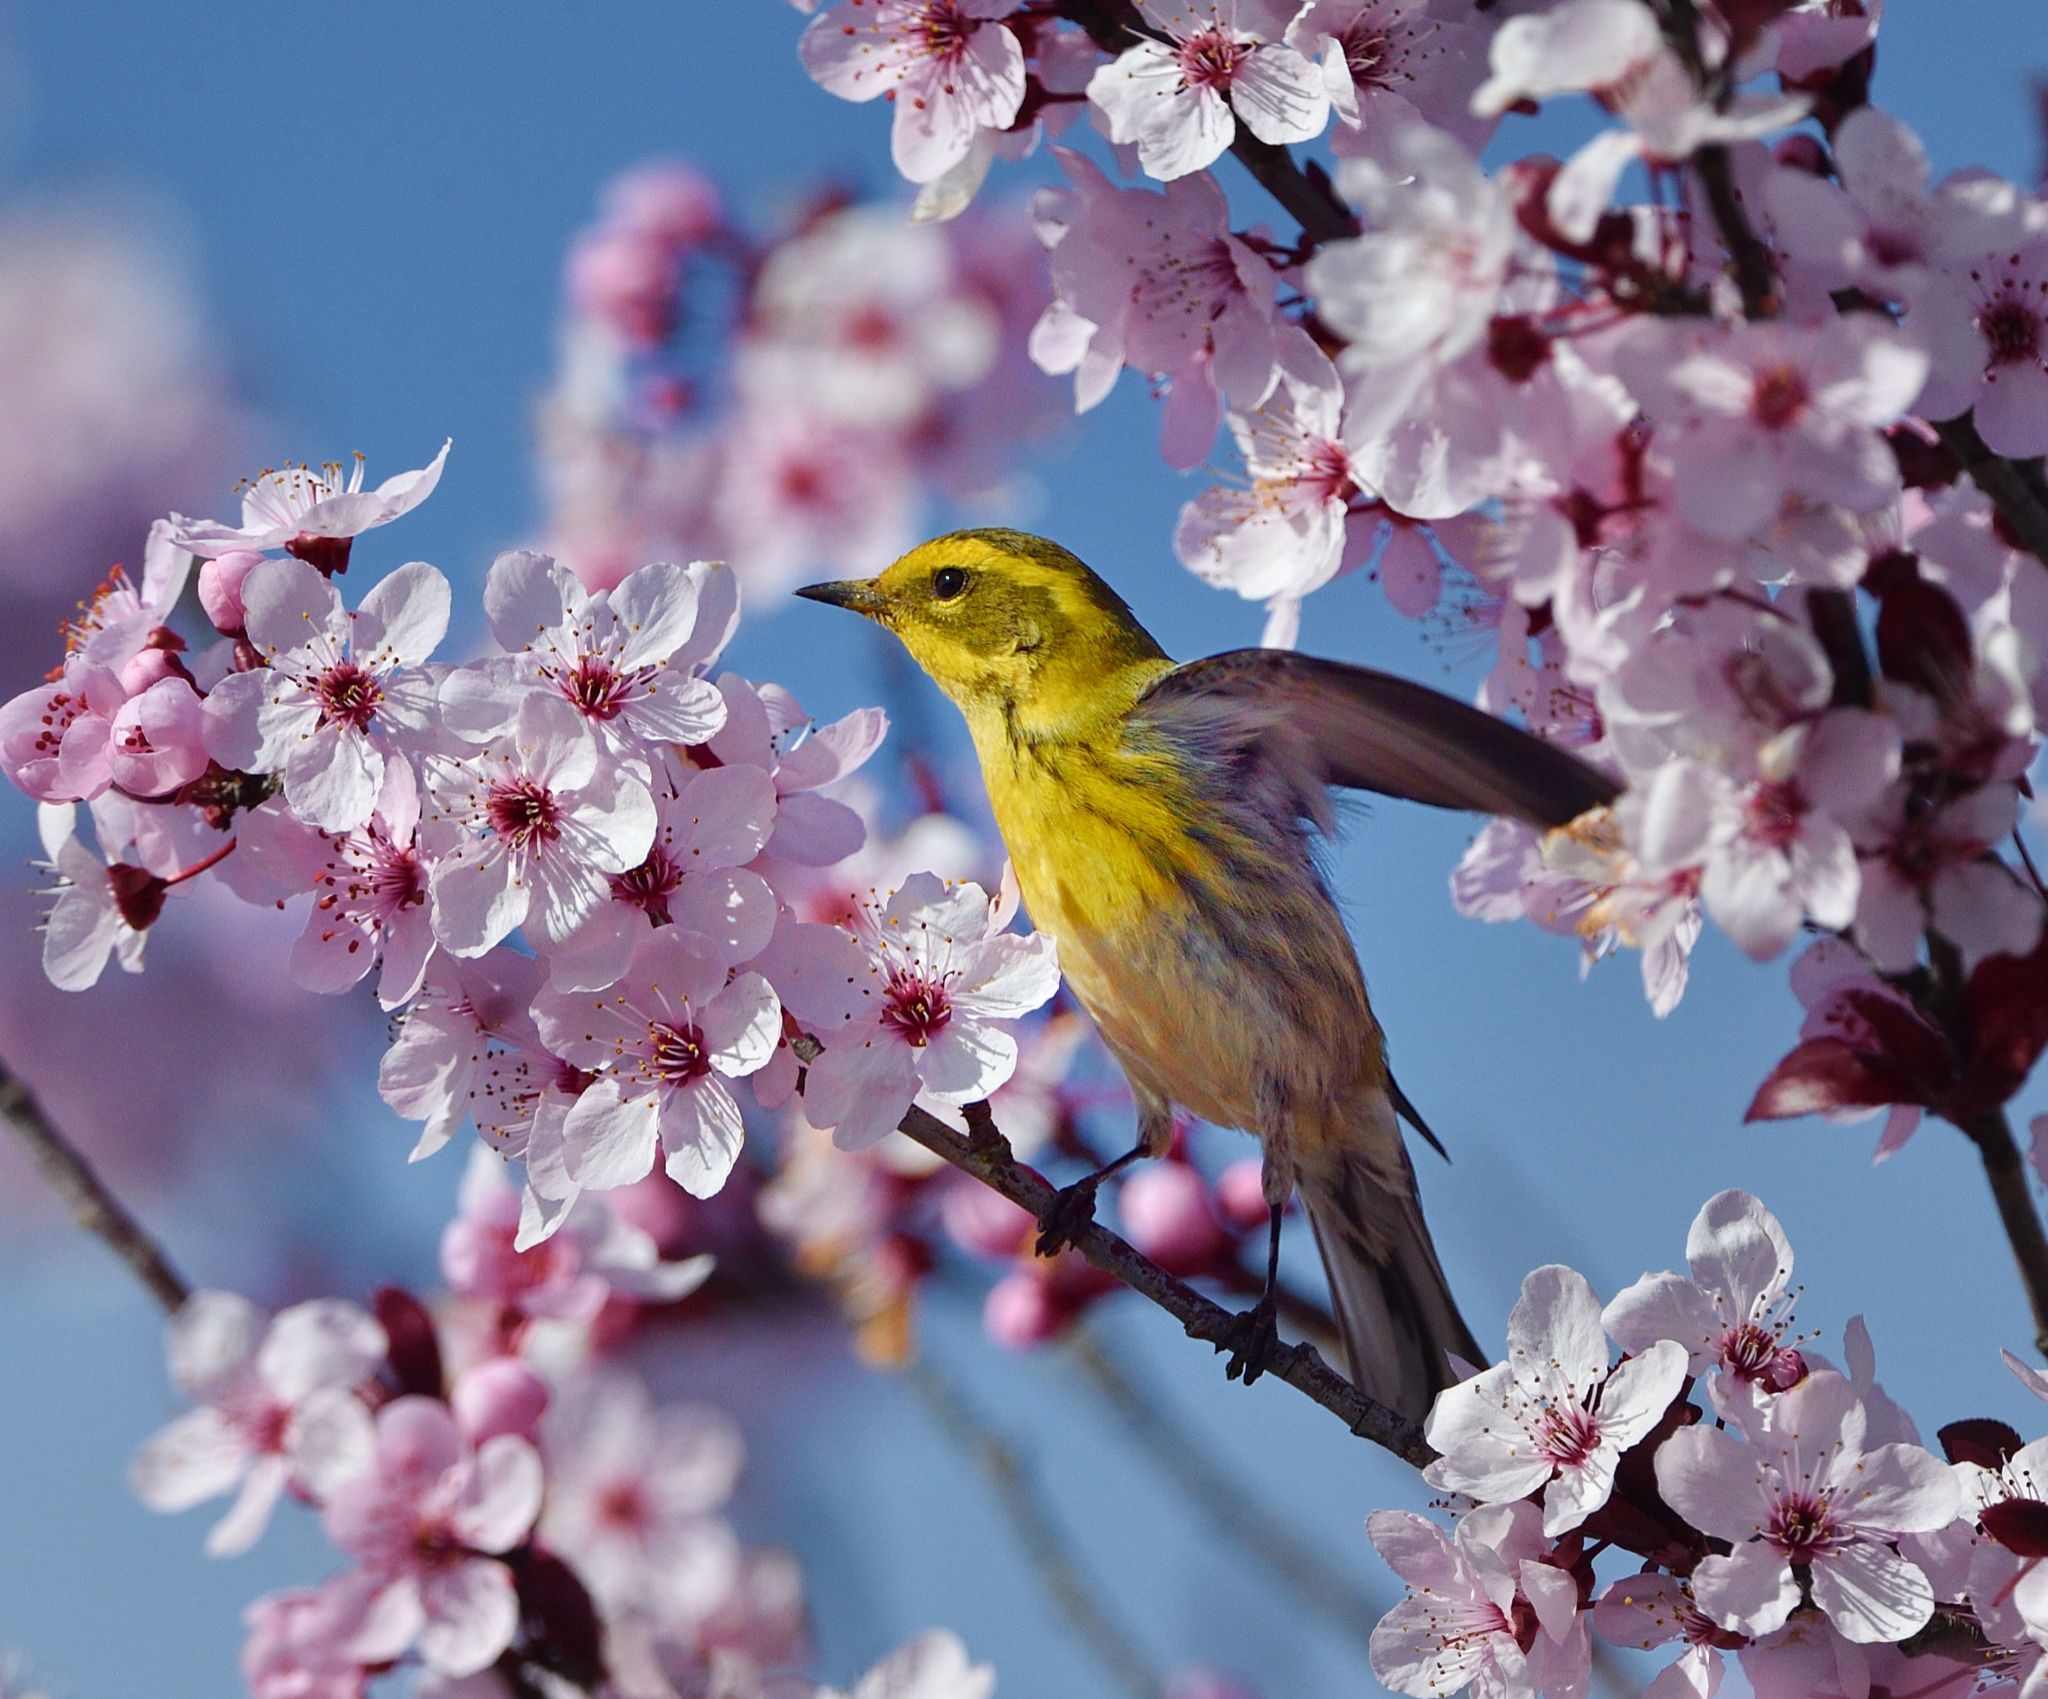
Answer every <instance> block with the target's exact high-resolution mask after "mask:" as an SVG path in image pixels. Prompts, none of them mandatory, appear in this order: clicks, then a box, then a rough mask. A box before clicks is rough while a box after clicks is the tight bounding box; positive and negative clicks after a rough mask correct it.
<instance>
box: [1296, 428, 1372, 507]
mask: <svg viewBox="0 0 2048 1699" xmlns="http://www.w3.org/2000/svg"><path fill="white" fill-rule="evenodd" d="M1299 482H1300V484H1301V486H1302V489H1303V490H1304V492H1305V493H1307V494H1308V495H1311V496H1313V497H1314V498H1315V499H1316V500H1317V501H1349V500H1350V499H1351V497H1352V495H1353V493H1354V492H1356V490H1357V488H1358V484H1357V482H1356V480H1355V479H1353V477H1352V476H1351V456H1350V455H1349V454H1348V453H1347V452H1346V451H1345V448H1344V445H1343V444H1342V443H1341V442H1332V441H1330V440H1329V439H1328V438H1319V439H1317V440H1315V441H1313V442H1311V443H1310V444H1309V445H1308V450H1307V452H1306V453H1305V454H1304V455H1303V456H1302V465H1301V474H1300V479H1299Z"/></svg>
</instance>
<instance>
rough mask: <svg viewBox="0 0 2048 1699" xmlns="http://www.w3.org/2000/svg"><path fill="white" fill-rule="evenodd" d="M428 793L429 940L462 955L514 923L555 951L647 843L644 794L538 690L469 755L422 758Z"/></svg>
mask: <svg viewBox="0 0 2048 1699" xmlns="http://www.w3.org/2000/svg"><path fill="white" fill-rule="evenodd" d="M427 790H428V793H429V794H430V795H431V797H432V799H433V804H432V807H431V808H430V810H429V811H428V813H427V816H426V820H425V823H424V825H423V827H422V841H423V842H424V844H425V846H426V848H427V850H428V852H429V854H430V855H431V857H432V859H433V872H432V874H431V876H430V887H431V890H432V893H433V905H434V934H435V936H436V937H438V938H439V939H440V940H441V942H442V944H443V945H444V946H445V947H446V948H448V949H449V950H451V951H453V952H454V953H455V954H456V955H458V956H478V955H482V954H483V953H484V951H486V950H488V949H490V948H491V947H492V946H493V945H494V944H497V943H499V942H501V941H502V940H503V939H504V938H505V937H506V936H507V935H508V934H509V933H510V932H511V931H512V930H513V928H514V927H517V926H519V925H521V924H525V925H527V926H530V927H531V928H532V929H533V930H534V932H535V934H536V935H537V941H539V942H541V943H548V944H552V943H558V942H560V941H561V940H562V939H563V938H566V937H567V936H568V935H569V934H570V932H572V931H573V930H575V928H576V927H578V926H580V925H581V924H582V923H583V922H584V921H585V920H587V919H588V918H589V917H590V916H591V915H592V914H594V913H595V912H596V911H597V909H598V907H599V906H600V905H601V904H602V903H603V902H604V901H605V900H606V898H607V897H608V896H609V895H610V893H611V877H612V875H613V874H616V873H624V872H625V871H626V870H627V869H628V868H630V867H637V866H638V865H639V864H640V863H641V862H642V861H643V860H645V859H646V856H647V850H648V847H649V845H651V844H652V843H653V841H654V824H655V820H654V799H653V798H652V797H651V796H649V795H648V793H647V786H646V785H645V784H644V783H642V782H641V781H640V780H639V779H638V778H636V777H635V776H634V775H633V774H632V773H630V772H628V771H626V770H625V769H623V768H621V767H619V766H617V765H615V764H614V763H613V762H611V761H609V760H607V759H606V758H605V757H603V756H602V755H600V754H599V752H598V747H597V740H596V739H595V738H594V737H593V736H592V735H591V733H590V730H589V728H588V727H587V726H586V725H585V724H584V722H583V719H582V717H581V716H580V715H579V714H578V713H577V712H576V710H575V709H574V708H572V707H570V706H569V704H568V703H566V702H564V701H563V700H562V699H561V698H560V697H559V696H556V695H553V694H551V693H548V692H544V691H535V692H533V693H532V694H530V695H529V696H527V698H526V699H525V701H524V702H522V703H521V704H520V707H519V716H518V719H517V720H516V721H515V722H514V725H513V728H512V730H510V731H509V732H507V733H506V734H505V735H504V736H502V737H500V738H498V739H497V740H496V741H494V742H492V743H489V744H486V745H485V746H484V747H483V748H482V749H481V750H479V751H478V752H477V753H475V754H474V755H470V756H466V757H463V758H462V759H459V760H458V759H455V758H453V757H449V756H432V757H429V759H428V762H427Z"/></svg>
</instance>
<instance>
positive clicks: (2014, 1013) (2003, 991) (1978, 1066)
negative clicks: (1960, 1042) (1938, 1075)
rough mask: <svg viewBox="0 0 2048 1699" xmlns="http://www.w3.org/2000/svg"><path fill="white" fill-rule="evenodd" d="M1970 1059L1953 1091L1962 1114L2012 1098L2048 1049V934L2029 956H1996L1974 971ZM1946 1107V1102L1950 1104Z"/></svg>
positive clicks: (1970, 1000)
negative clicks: (2044, 1050)
mask: <svg viewBox="0 0 2048 1699" xmlns="http://www.w3.org/2000/svg"><path fill="white" fill-rule="evenodd" d="M1965 1001H1966V1002H1967V1004H1968V1006H1969V1011H1970V1062H1969V1066H1968V1067H1967V1068H1966V1069H1965V1070H1964V1074H1963V1079H1962V1083H1961V1084H1960V1085H1959V1086H1958V1087H1957V1089H1956V1092H1955V1094H1954V1096H1955V1101H1954V1105H1953V1107H1954V1108H1955V1110H1956V1111H1957V1112H1958V1113H1959V1114H1961V1115H1969V1114H1972V1113H1982V1112H1983V1111H1984V1110H1986V1109H1991V1108H1995V1107H1996V1106H1997V1105H1998V1104H2001V1103H2003V1102H2005V1100H2006V1099H2007V1098H2009V1097H2011V1096H2012V1094H2013V1093H2014V1092H2016V1091H2018V1090H2019V1088H2020V1086H2021V1085H2022V1084H2023V1083H2024V1082H2025V1080H2026V1077H2027V1075H2028V1074H2029V1073H2031V1072H2032V1071H2033V1067H2034V1063H2035V1061H2036V1060H2037V1059H2038V1058H2039V1056H2040V1054H2041V1051H2042V1049H2043V1048H2044V1047H2048V936H2044V938H2043V941H2042V942H2041V943H2040V944H2039V945H2037V946H2036V947H2035V949H2034V953H2033V954H2032V955H2029V956H1991V957H1989V958H1987V959H1986V960H1984V961H1981V962H1979V963H1978V964H1977V971H1976V972H1975V973H1973V974H1971V975H1970V984H1969V989H1968V991H1967V993H1966V995H1965ZM1945 1107H1946V1106H1945Z"/></svg>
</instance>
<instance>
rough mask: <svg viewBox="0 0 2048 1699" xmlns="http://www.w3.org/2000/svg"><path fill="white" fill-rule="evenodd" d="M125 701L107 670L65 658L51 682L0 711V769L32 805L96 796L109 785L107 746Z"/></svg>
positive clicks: (117, 681) (116, 680)
mask: <svg viewBox="0 0 2048 1699" xmlns="http://www.w3.org/2000/svg"><path fill="white" fill-rule="evenodd" d="M127 700H128V692H127V691H126V690H125V689H123V688H122V685H121V680H120V678H119V676H118V675H117V674H116V673H115V672H114V671H113V670H112V669H110V668H108V667H104V666H99V665H97V664H95V663H94V662H91V661H88V660H86V659H84V658H83V657H82V656H76V655H73V656H68V657H67V658H66V659H65V662H64V665H63V669H62V671H61V672H60V673H59V674H58V675H57V677H56V678H55V679H54V680H52V681H51V682H49V683H47V684H40V685H36V686H34V687H32V688H30V689H28V690H24V691H23V692H22V693H21V694H20V695H19V696H15V697H13V698H11V699H10V700H9V701H8V702H7V704H6V705H5V706H4V707H0V768H4V769H5V771H6V773H7V776H8V777H9V778H10V779H12V780H13V781H14V783H15V785H16V786H17V787H18V788H19V789H21V790H22V791H24V792H26V793H27V794H28V795H29V796H31V797H33V798H34V799H35V800H36V801H37V802H83V801H84V800H85V799H86V798H88V797H92V796H97V795H98V794H99V793H100V792H101V791H103V790H105V789H106V787H107V786H108V785H109V784H111V783H112V782H113V769H112V767H111V766H110V765H109V763H108V760H107V743H108V739H109V738H110V736H111V735H112V732H113V725H114V716H115V715H117V714H118V713H120V712H121V709H122V706H123V704H125V703H126V701H127ZM67 745H68V746H69V748H68V753H67Z"/></svg>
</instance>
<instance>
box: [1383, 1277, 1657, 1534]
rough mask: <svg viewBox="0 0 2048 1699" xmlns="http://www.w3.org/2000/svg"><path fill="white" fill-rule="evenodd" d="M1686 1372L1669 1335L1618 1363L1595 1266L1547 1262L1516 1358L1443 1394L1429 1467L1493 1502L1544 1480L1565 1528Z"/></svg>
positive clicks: (1438, 1481) (1547, 1519)
mask: <svg viewBox="0 0 2048 1699" xmlns="http://www.w3.org/2000/svg"><path fill="white" fill-rule="evenodd" d="M1685 1373H1686V1362H1685V1352H1684V1349H1683V1348H1682V1347H1681V1346H1678V1345H1675V1344H1673V1343H1672V1342H1670V1341H1669V1340H1660V1341H1658V1342H1656V1343H1654V1344H1652V1345H1650V1346H1649V1347H1648V1348H1647V1349H1645V1350H1643V1351H1641V1352H1639V1353H1637V1354H1636V1355H1634V1356H1632V1357H1631V1358H1630V1359H1629V1360H1628V1361H1626V1362H1624V1363H1622V1364H1621V1365H1620V1366H1619V1367H1617V1368H1615V1369H1613V1370H1612V1371H1611V1372H1610V1370H1609V1368H1608V1361H1607V1338H1606V1335H1605V1334H1604V1333H1603V1332H1602V1331H1601V1327H1600V1300H1599V1299H1598V1298H1596V1297H1594V1296H1593V1289H1592V1287H1590V1286H1589V1285H1587V1284H1586V1281H1585V1277H1584V1276H1583V1275H1580V1274H1577V1273H1575V1272H1574V1271H1573V1270H1571V1269H1568V1268H1563V1267H1559V1266H1557V1265H1552V1266H1550V1267H1548V1268H1540V1269H1537V1270H1536V1271H1535V1272H1534V1273H1533V1274H1531V1275H1529V1277H1528V1278H1527V1279H1525V1280H1524V1281H1523V1282H1522V1295H1521V1297H1520V1299H1519V1300H1518V1301H1517V1302H1516V1304H1515V1308H1514V1311H1513V1313H1512V1314H1511V1315H1510V1316H1509V1317H1508V1356H1507V1361H1506V1362H1504V1363H1501V1364H1498V1365H1496V1366H1495V1367H1493V1368H1490V1369H1487V1370H1485V1371H1483V1372H1482V1373H1481V1374H1479V1375H1477V1376H1475V1377H1474V1378H1473V1379H1471V1380H1468V1381H1463V1382H1461V1383H1460V1384H1459V1385H1457V1386H1454V1387H1451V1388H1449V1389H1448V1390H1447V1391H1444V1392H1441V1393H1439V1394H1438V1395H1437V1400H1436V1404H1435V1406H1434V1407H1433V1408H1432V1409H1431V1411H1430V1413H1429V1421H1428V1424H1427V1426H1426V1427H1425V1429H1424V1432H1425V1434H1426V1436H1427V1438H1428V1440H1429V1443H1430V1444H1431V1445H1432V1446H1433V1447H1435V1448H1436V1450H1437V1451H1438V1452H1440V1453H1441V1454H1442V1455H1441V1456H1439V1457H1438V1459H1437V1460H1436V1461H1435V1462H1434V1463H1432V1464H1431V1465H1430V1466H1429V1467H1428V1468H1427V1469H1426V1470H1424V1471H1423V1478H1424V1479H1425V1480H1427V1481H1428V1482H1429V1483H1430V1485H1431V1486H1434V1487H1439V1488H1442V1489H1444V1490H1446V1491H1450V1492H1462V1493H1469V1494H1470V1495H1471V1496H1472V1497H1474V1498H1476V1499H1478V1500H1479V1501H1480V1502H1481V1503H1484V1504H1504V1503H1507V1502H1509V1501H1512V1500H1515V1499H1520V1498H1525V1497H1527V1496H1528V1495H1530V1494H1532V1493H1535V1492H1536V1491H1538V1490H1539V1489H1540V1490H1541V1491H1542V1493H1543V1531H1544V1533H1545V1534H1547V1535H1550V1536H1552V1537H1555V1536H1556V1535H1559V1534H1563V1533H1567V1532H1569V1531H1570V1530H1571V1529H1573V1528H1576V1527H1577V1526H1578V1525H1579V1524H1580V1523H1581V1522H1583V1521H1584V1520H1585V1519H1586V1518H1587V1517H1588V1516H1589V1515H1591V1514H1592V1513H1593V1512H1594V1511H1595V1510H1597V1509H1599V1508H1600V1506H1601V1505H1603V1504H1605V1503H1606V1502H1607V1497H1608V1494H1609V1493H1610V1492H1611V1491H1612V1490H1613V1487H1614V1469H1615V1465H1616V1463H1617V1462H1619V1460H1620V1458H1621V1454H1622V1453H1623V1452H1624V1451H1626V1450H1628V1449H1629V1447H1630V1446H1632V1445H1634V1444H1635V1443H1636V1442H1637V1441H1638V1440H1640V1439H1642V1438H1643V1437H1644V1436H1645V1435H1646V1434H1648V1433H1649V1431H1650V1430H1651V1429H1652V1428H1654V1427H1655V1426H1656V1425H1657V1423H1658V1421H1659V1419H1660V1418H1661V1417H1662V1416H1663V1414H1664V1411H1665V1409H1666V1407H1667V1406H1668V1405H1669V1404H1670V1403H1671V1400H1672V1399H1673V1398H1674V1397H1675V1396H1677V1393H1678V1388H1679V1385H1680V1383H1681V1382H1682V1381H1683V1380H1684V1379H1685Z"/></svg>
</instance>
